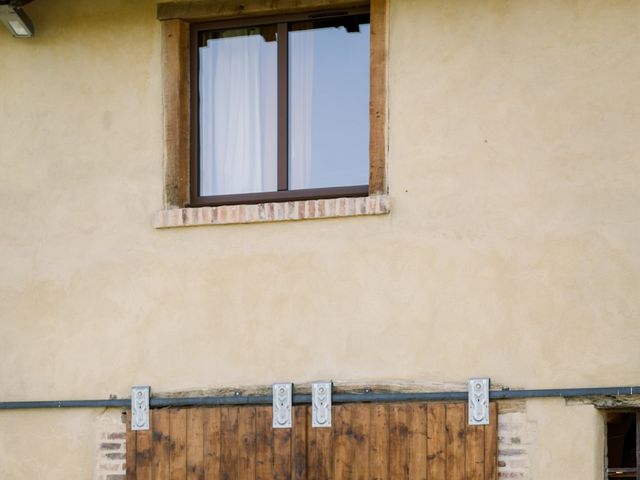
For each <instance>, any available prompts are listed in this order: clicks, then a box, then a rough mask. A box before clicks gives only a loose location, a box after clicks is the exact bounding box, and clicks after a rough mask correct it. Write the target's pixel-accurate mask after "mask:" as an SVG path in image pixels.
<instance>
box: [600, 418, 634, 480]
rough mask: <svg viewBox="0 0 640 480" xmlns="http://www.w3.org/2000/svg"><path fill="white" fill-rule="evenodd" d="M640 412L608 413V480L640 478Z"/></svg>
mask: <svg viewBox="0 0 640 480" xmlns="http://www.w3.org/2000/svg"><path fill="white" fill-rule="evenodd" d="M639 440H640V412H637V411H624V410H623V411H610V412H608V413H607V478H608V479H614V478H633V479H637V478H640V469H638V462H639V461H640V445H639Z"/></svg>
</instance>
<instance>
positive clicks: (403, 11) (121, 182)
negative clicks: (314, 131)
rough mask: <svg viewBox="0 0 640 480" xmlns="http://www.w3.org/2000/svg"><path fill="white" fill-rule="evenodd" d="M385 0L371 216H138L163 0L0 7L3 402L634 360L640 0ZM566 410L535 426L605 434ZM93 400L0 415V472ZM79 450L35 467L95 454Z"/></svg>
mask: <svg viewBox="0 0 640 480" xmlns="http://www.w3.org/2000/svg"><path fill="white" fill-rule="evenodd" d="M391 3H392V7H391V30H390V31H391V36H390V58H389V84H390V92H389V114H390V117H389V119H390V121H389V156H388V165H389V174H388V183H389V190H390V197H391V202H392V213H391V214H390V215H388V216H384V217H370V218H369V217H368V218H354V219H338V220H325V221H306V222H296V223H279V224H259V225H243V226H226V227H201V228H191V229H174V230H154V229H153V228H151V216H152V213H153V212H154V211H155V210H157V209H158V208H160V207H161V206H162V182H163V176H162V155H163V147H162V130H161V129H162V118H161V116H162V105H161V84H160V80H161V79H160V48H159V47H160V37H159V25H158V23H157V22H156V20H155V2H154V1H152V0H149V1H141V0H139V1H136V2H126V1H123V0H109V1H106V0H105V1H100V2H74V1H72V0H56V1H50V2H44V1H40V2H35V3H34V4H32V5H30V6H29V8H28V11H29V13H30V14H31V16H32V17H33V18H34V20H35V23H36V26H37V29H38V34H37V36H36V38H34V39H32V40H28V41H25V40H23V41H18V40H14V39H12V38H11V37H10V36H9V35H8V33H7V32H6V31H4V30H0V178H1V179H2V188H0V203H1V204H2V205H3V208H2V209H1V210H0V225H1V234H0V252H1V254H0V261H1V262H2V268H1V269H0V272H1V273H0V400H26V399H29V400H31V399H34V400H35V399H58V398H105V397H107V396H108V395H109V394H117V395H119V396H126V395H127V394H128V388H129V386H130V385H131V384H137V383H143V384H150V385H152V387H153V388H154V389H155V390H156V391H167V390H180V389H188V388H206V387H216V386H224V385H238V384H268V383H270V382H272V381H276V380H291V381H295V382H302V381H309V380H314V379H320V378H324V379H336V380H352V381H356V382H358V381H361V382H366V381H377V382H383V381H386V380H404V381H414V382H420V383H431V382H462V381H464V380H465V379H466V378H468V377H470V376H476V375H487V376H491V378H492V380H493V381H494V382H497V383H500V384H505V385H509V386H511V387H512V388H515V387H532V388H542V387H568V386H605V385H625V384H637V383H639V379H638V375H637V371H638V366H639V365H640V350H639V349H638V348H637V345H638V342H639V341H640V322H639V321H638V317H639V314H640V247H639V245H640V223H639V222H640V213H639V212H640V210H638V205H640V188H639V184H640V154H639V153H638V152H639V151H640V136H639V135H638V126H639V124H640V96H639V95H638V92H639V88H640V55H639V53H640V51H639V49H640V47H639V45H640V3H638V2H637V1H635V0H628V1H623V0H615V1H604V0H602V1H596V0H589V1H587V0H584V1H578V0H571V1H570V0H563V1H559V0H536V1H524V0H522V1H507V0H503V1H475V0H473V1H472V0H467V1H462V0H461V1H456V2H451V1H444V0H443V1H427V0H414V1H410V0H392V2H391ZM540 405H541V406H540V413H539V414H540V416H541V417H544V415H545V413H544V412H545V411H547V410H545V409H546V407H545V405H547V404H546V403H540ZM572 408H575V407H572ZM584 408H591V407H584ZM592 410H593V409H592ZM576 411H577V410H571V411H569V410H568V409H567V408H564V407H562V406H560V407H558V406H555V405H554V406H553V407H549V409H548V412H549V418H550V419H552V420H553V421H552V422H550V423H548V425H546V426H545V428H547V431H548V432H549V435H550V436H553V435H554V434H553V432H554V431H555V430H556V429H559V430H563V431H566V430H568V429H574V427H578V426H580V425H582V424H583V423H582V422H583V420H585V421H586V422H587V423H588V425H589V427H588V428H589V432H590V434H591V433H593V434H594V435H595V434H596V433H598V432H600V430H599V428H600V427H598V425H599V423H598V422H600V420H598V418H599V417H595V416H594V415H596V413H595V411H591V413H588V414H586V413H582V414H580V415H577V414H575V413H572V412H576ZM92 415H94V417H95V415H97V414H92V413H78V412H76V413H69V414H61V413H57V414H55V415H47V414H46V413H45V414H38V416H37V417H36V416H35V415H32V416H26V415H25V414H23V413H2V414H0V424H1V425H7V426H9V427H11V426H13V427H12V428H7V429H5V428H3V427H0V451H2V450H3V449H4V451H5V452H9V453H10V454H11V456H12V457H13V458H14V461H13V462H4V461H1V462H0V476H1V477H2V478H35V476H33V475H32V474H31V473H30V472H32V470H31V468H32V465H29V464H27V463H26V460H28V459H27V458H26V457H24V456H23V455H21V452H23V450H22V449H23V448H24V449H26V448H27V446H28V445H29V444H30V443H33V442H34V441H37V442H42V443H43V445H41V446H40V447H38V448H35V449H34V451H33V454H32V455H33V456H34V458H35V457H37V456H38V455H40V456H41V457H39V458H42V456H47V455H49V453H50V452H48V450H47V447H46V446H44V445H45V444H46V443H47V442H54V441H57V440H54V439H56V438H58V437H57V435H63V436H68V437H69V438H71V437H73V438H78V436H77V435H76V433H77V432H80V431H85V427H84V426H85V425H87V424H88V425H91V424H92V418H94V417H92ZM63 420H64V422H62V421H63ZM40 422H44V424H42V425H40ZM61 422H62V423H63V424H64V428H62V429H60V428H57V427H56V425H59V424H60V423H61ZM19 425H20V433H19V434H17V433H15V435H19V437H20V439H21V441H17V442H13V441H10V440H9V439H8V437H7V435H11V436H12V437H11V438H13V435H14V433H13V432H15V429H18V426H19ZM22 425H26V426H27V427H22ZM86 428H87V432H88V429H91V428H93V427H90V426H89V427H86ZM7 432H12V433H7ZM87 432H85V433H83V434H78V435H85V434H86V435H87V438H89V436H91V438H93V436H92V435H93V433H87ZM566 435H567V438H569V437H571V435H575V438H582V437H581V436H580V433H579V432H573V431H572V432H569V433H566ZM558 438H564V437H558ZM571 438H574V437H571ZM29 440H30V441H29ZM592 441H594V442H598V441H599V440H596V439H593V440H592ZM21 442H22V443H21ZM80 443H81V442H80ZM549 445H553V452H554V454H553V456H551V457H545V455H547V454H548V453H549V452H551V447H548V446H545V444H544V443H542V444H540V449H541V450H539V451H538V453H537V454H536V455H538V457H536V458H540V459H544V458H552V459H553V458H560V459H562V461H563V462H565V463H563V466H562V467H560V466H558V464H557V463H556V464H553V462H552V464H548V463H544V464H543V463H539V466H538V467H536V468H538V470H534V471H535V472H538V474H537V476H536V477H535V478H538V479H546V478H581V479H583V478H591V477H589V476H588V475H587V476H585V473H584V472H585V470H584V469H585V468H586V471H587V472H588V471H591V474H592V475H593V477H592V478H600V477H598V470H599V468H600V467H601V463H598V462H599V460H597V458H596V457H597V456H598V454H599V453H598V452H599V448H600V444H599V443H597V444H596V446H597V448H596V447H595V446H594V447H593V448H592V447H589V448H588V449H584V451H581V452H580V455H584V456H585V458H587V462H586V465H593V468H592V469H590V468H589V467H585V466H584V465H585V464H582V463H581V465H582V467H581V468H583V470H578V471H580V472H583V473H581V474H580V475H579V476H573V473H571V472H574V471H576V470H575V469H574V470H572V469H571V468H570V467H571V465H574V464H577V463H580V462H584V458H580V455H578V454H576V452H577V451H576V450H575V447H574V446H573V445H566V444H565V443H564V442H561V441H559V440H558V441H555V442H552V443H550V444H549ZM21 446H22V447H21ZM56 448H57V447H56ZM93 448H94V447H93V446H86V445H83V446H82V447H81V448H80V447H79V448H78V449H77V450H66V451H60V452H56V458H59V459H60V460H59V461H60V462H62V463H63V464H64V463H65V462H69V464H70V465H71V462H75V461H74V460H73V459H74V458H80V459H81V460H80V461H79V462H75V463H73V468H74V470H73V472H76V471H77V472H78V473H77V474H75V473H73V474H69V473H68V472H67V474H64V475H63V474H60V475H58V474H55V472H54V473H53V474H52V476H50V477H48V478H87V476H88V475H89V473H87V472H88V471H89V472H90V470H87V469H90V468H91V466H92V465H93V462H92V460H91V458H90V456H91V455H92V453H90V452H93ZM563 449H565V450H563ZM9 453H5V457H7V455H9ZM0 455H2V454H0ZM21 457H22V459H23V460H24V461H23V462H20V461H19V460H16V458H21ZM550 471H554V472H566V473H563V474H562V475H561V477H557V476H553V475H552V476H549V475H548V474H547V473H545V472H550Z"/></svg>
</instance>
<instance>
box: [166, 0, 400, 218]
mask: <svg viewBox="0 0 640 480" xmlns="http://www.w3.org/2000/svg"><path fill="white" fill-rule="evenodd" d="M194 5H195V4H192V3H190V2H186V3H182V2H180V3H165V4H159V5H158V18H159V19H160V20H161V21H162V41H163V42H162V68H163V107H164V132H165V135H164V137H165V159H164V175H165V188H164V205H165V208H182V207H185V206H191V207H200V206H216V205H233V204H249V203H263V202H279V201H297V200H307V199H322V198H336V197H347V196H366V195H378V194H384V193H386V175H385V170H386V167H385V158H386V145H387V139H386V119H387V114H386V108H387V107H386V105H387V104H386V90H387V87H386V86H387V73H386V59H387V33H388V27H387V22H388V7H389V0H370V1H369V2H352V1H348V0H305V1H303V2H300V1H299V0H296V1H292V0H274V1H272V2H270V6H269V7H268V8H267V7H263V6H262V5H261V4H260V3H259V2H258V3H257V4H256V5H255V6H252V7H249V8H245V9H242V8H240V9H239V10H238V9H233V8H230V6H229V5H226V6H218V5H215V4H214V3H212V4H206V5H205V4H198V5H199V8H194ZM362 9H366V10H368V12H369V14H370V31H371V40H370V99H369V101H370V103H369V121H370V126H369V184H368V186H367V185H360V186H352V187H337V188H322V189H308V190H285V191H278V192H261V193H255V194H237V195H223V196H216V197H200V198H197V195H195V196H194V195H193V194H194V193H196V192H195V189H194V188H191V187H192V186H193V185H197V183H195V181H196V180H197V179H196V178H194V177H195V175H194V169H193V168H192V161H193V152H194V150H195V149H196V145H195V142H194V140H193V135H192V132H195V131H196V128H195V127H194V125H196V124H195V123H194V115H197V108H194V100H196V98H197V96H196V98H194V95H192V92H193V88H194V87H193V82H192V80H193V79H195V78H197V77H195V76H194V73H193V71H194V63H195V62H192V61H191V60H192V58H194V56H193V53H192V48H193V44H192V35H194V34H193V31H194V30H195V29H196V28H200V27H201V26H202V27H205V26H206V27H207V28H208V29H212V28H211V25H216V26H217V27H218V26H220V28H225V27H230V26H234V25H235V26H238V25H242V26H247V25H256V26H257V25H259V24H267V23H271V24H273V23H274V22H273V20H274V18H282V17H285V16H286V17H287V18H288V19H291V20H288V21H295V20H294V19H296V18H299V19H308V18H309V15H310V14H311V15H317V14H332V13H334V14H335V13H336V12H345V11H346V12H349V13H351V12H357V11H362ZM239 12H241V14H239ZM273 12H279V15H278V16H274V15H269V14H270V13H271V14H272V13H273ZM205 22H206V23H205ZM217 27H216V28H217ZM190 77H191V78H190ZM196 107H197V106H196ZM281 118H282V116H281V115H279V121H280V119H281ZM279 144H282V142H279ZM285 146H286V144H285ZM279 170H280V169H279ZM280 180H281V179H279V186H280Z"/></svg>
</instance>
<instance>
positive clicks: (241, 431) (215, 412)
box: [127, 403, 497, 480]
mask: <svg viewBox="0 0 640 480" xmlns="http://www.w3.org/2000/svg"><path fill="white" fill-rule="evenodd" d="M151 413H152V416H151V426H152V427H151V430H150V431H138V432H133V431H130V430H128V431H127V479H128V480H169V479H171V480H192V479H193V480H214V479H215V480H240V479H247V480H258V479H260V480H274V479H292V480H302V479H305V480H321V479H322V480H347V479H358V480H373V479H375V480H399V479H411V480H422V479H425V480H463V479H465V480H494V479H496V478H497V473H496V464H497V462H496V456H497V432H496V425H497V412H496V407H495V404H492V405H491V425H488V426H469V425H467V417H466V413H467V408H466V404H465V403H448V404H444V403H428V404H427V403H398V404H365V403H358V404H346V405H334V407H333V422H332V423H333V426H332V427H331V428H312V427H311V410H310V407H309V406H295V407H294V411H293V428H290V429H273V428H272V427H271V407H251V406H242V407H205V408H169V409H157V410H152V412H151Z"/></svg>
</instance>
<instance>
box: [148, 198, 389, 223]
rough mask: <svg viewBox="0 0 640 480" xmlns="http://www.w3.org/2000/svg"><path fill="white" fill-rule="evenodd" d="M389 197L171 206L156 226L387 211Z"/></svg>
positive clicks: (319, 216)
mask: <svg viewBox="0 0 640 480" xmlns="http://www.w3.org/2000/svg"><path fill="white" fill-rule="evenodd" d="M389 211H390V207H389V197H388V196H387V195H372V196H369V197H352V198H330V199H326V200H303V201H297V202H275V203H259V204H256V205H225V206H221V207H199V208H174V209H170V210H161V211H159V212H157V213H156V214H155V216H154V219H153V226H154V227H155V228H173V227H192V226H199V225H229V224H237V223H260V222H284V221H291V220H311V219H318V218H335V217H356V216H362V215H384V214H387V213H389Z"/></svg>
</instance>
